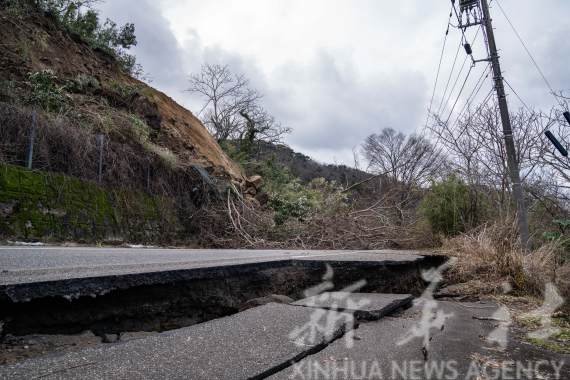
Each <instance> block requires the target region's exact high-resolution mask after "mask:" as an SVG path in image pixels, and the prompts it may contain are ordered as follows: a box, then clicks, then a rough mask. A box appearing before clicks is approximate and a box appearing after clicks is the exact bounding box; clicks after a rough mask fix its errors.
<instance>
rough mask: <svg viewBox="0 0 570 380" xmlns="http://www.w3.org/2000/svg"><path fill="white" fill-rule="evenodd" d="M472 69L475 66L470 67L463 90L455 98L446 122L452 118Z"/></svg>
mask: <svg viewBox="0 0 570 380" xmlns="http://www.w3.org/2000/svg"><path fill="white" fill-rule="evenodd" d="M471 70H473V66H471V67H470V68H469V72H468V73H467V76H466V77H465V82H463V86H461V90H460V91H459V94H457V99H455V103H453V107H451V112H450V113H449V116H448V117H447V120H446V121H445V123H446V124H447V122H448V121H449V119H450V118H451V115H452V114H453V110H454V109H455V106H456V105H457V102H458V101H459V97H460V96H461V93H462V92H463V89H464V88H465V85H466V84H467V80H468V79H469V75H471Z"/></svg>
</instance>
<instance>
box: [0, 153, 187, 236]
mask: <svg viewBox="0 0 570 380" xmlns="http://www.w3.org/2000/svg"><path fill="white" fill-rule="evenodd" d="M0 220H1V222H0V233H1V234H2V235H9V236H13V237H25V238H43V237H52V238H55V239H69V240H85V241H102V240H106V241H109V240H119V241H121V240H128V241H169V240H177V239H179V238H181V237H182V236H183V233H184V231H183V228H182V226H181V224H180V222H179V219H178V218H177V216H176V210H175V209H174V207H173V205H172V203H171V202H170V200H168V199H166V198H162V197H156V196H150V195H148V194H142V193H136V192H131V191H126V190H118V189H106V188H104V187H102V186H100V185H98V184H96V183H90V182H83V181H80V180H77V179H75V178H68V177H64V176H60V175H54V174H49V173H43V172H39V171H35V170H28V169H24V168H21V167H16V166H9V165H3V164H0Z"/></svg>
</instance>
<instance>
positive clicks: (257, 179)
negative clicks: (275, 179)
mask: <svg viewBox="0 0 570 380" xmlns="http://www.w3.org/2000/svg"><path fill="white" fill-rule="evenodd" d="M245 185H246V187H253V188H255V190H259V189H261V188H262V187H263V180H262V179H261V176H259V175H254V176H253V177H249V178H248V179H247V180H246V181H245Z"/></svg>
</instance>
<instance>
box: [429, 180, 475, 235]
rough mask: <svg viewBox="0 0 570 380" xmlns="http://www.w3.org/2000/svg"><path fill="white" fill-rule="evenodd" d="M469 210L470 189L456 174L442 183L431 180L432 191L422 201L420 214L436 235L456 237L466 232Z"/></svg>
mask: <svg viewBox="0 0 570 380" xmlns="http://www.w3.org/2000/svg"><path fill="white" fill-rule="evenodd" d="M468 210H469V189H468V188H467V185H466V184H465V182H464V181H463V180H462V179H461V178H460V177H459V176H458V175H457V174H456V173H451V174H449V175H448V176H447V178H445V179H444V180H443V181H441V182H436V181H435V180H431V184H430V190H429V193H428V194H427V196H426V197H425V198H424V199H423V200H422V203H421V206H420V212H421V213H422V214H423V215H424V216H425V217H426V218H427V220H428V222H429V224H430V226H431V228H432V231H433V232H434V234H442V235H443V236H445V237H450V236H456V235H457V234H459V233H460V232H464V231H465V218H466V216H467V212H468Z"/></svg>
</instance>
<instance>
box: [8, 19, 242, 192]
mask: <svg viewBox="0 0 570 380" xmlns="http://www.w3.org/2000/svg"><path fill="white" fill-rule="evenodd" d="M2 24H3V26H2V28H0V79H2V80H3V81H4V82H5V83H12V81H16V82H22V81H25V76H26V74H27V73H31V72H41V71H42V70H46V69H49V70H51V71H52V72H53V74H54V75H55V76H57V77H58V78H63V77H65V78H67V79H71V80H77V78H81V77H82V76H83V77H92V78H94V79H96V81H91V83H89V86H88V88H86V89H84V91H83V93H82V95H83V97H81V96H73V106H74V107H76V108H77V109H85V110H87V111H88V110H89V109H90V108H92V107H101V105H102V104H103V106H111V107H116V108H120V109H128V111H130V112H133V113H136V114H138V115H140V116H141V117H143V118H144V119H145V120H146V121H147V123H148V124H149V126H150V127H151V128H153V129H154V130H155V131H156V132H159V133H158V136H159V138H158V139H157V140H158V141H157V144H158V145H160V146H163V147H165V148H168V149H170V150H171V151H172V152H173V153H174V154H175V155H176V156H177V159H178V160H181V161H182V162H183V163H191V164H199V165H201V166H202V167H204V168H205V169H206V171H207V172H208V173H209V174H211V175H213V176H215V177H219V178H227V179H233V180H236V181H238V182H243V179H244V178H243V174H242V172H241V170H240V168H239V167H238V166H237V165H236V164H235V163H234V162H233V161H232V160H231V159H230V158H229V157H228V156H227V155H226V154H225V153H224V152H223V150H222V149H221V148H220V147H219V145H218V144H217V142H216V141H215V139H214V138H213V137H212V136H211V135H210V134H209V133H208V131H207V130H206V129H205V128H204V126H203V125H202V123H201V122H200V121H199V120H198V119H197V118H196V117H195V116H194V115H193V114H192V113H191V112H190V111H189V110H187V109H185V108H183V107H182V106H180V105H179V104H177V103H176V102H175V101H174V100H173V99H171V98H170V97H168V96H167V95H166V94H163V93H161V92H159V91H156V90H154V89H151V88H149V87H148V86H147V85H145V84H144V83H142V82H140V81H138V80H136V79H134V78H131V77H127V76H125V75H123V74H121V72H120V71H119V69H118V67H117V64H116V62H115V60H114V58H113V57H112V56H110V55H109V54H108V53H106V52H105V51H103V50H101V49H93V48H91V47H90V46H88V45H87V44H86V43H85V42H84V41H82V40H81V37H80V36H79V35H78V34H75V33H73V32H71V31H69V30H68V29H67V28H66V27H65V26H63V25H57V24H56V23H55V22H54V20H51V19H49V18H45V17H40V16H29V17H25V18H20V19H17V20H15V19H11V18H9V17H4V18H3V20H2ZM92 82H95V83H96V84H95V85H93V83H92ZM110 84H113V85H112V86H110ZM121 84H131V85H138V86H132V87H129V88H130V89H132V88H134V89H137V90H138V91H136V92H134V93H132V94H131V93H128V94H126V95H125V93H124V92H123V93H121V92H120V91H117V90H116V89H117V88H119V89H120V88H121V86H120V85H121ZM1 96H2V94H0V97H1ZM125 98H127V99H125ZM97 99H99V100H102V101H97ZM0 100H2V99H0Z"/></svg>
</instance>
